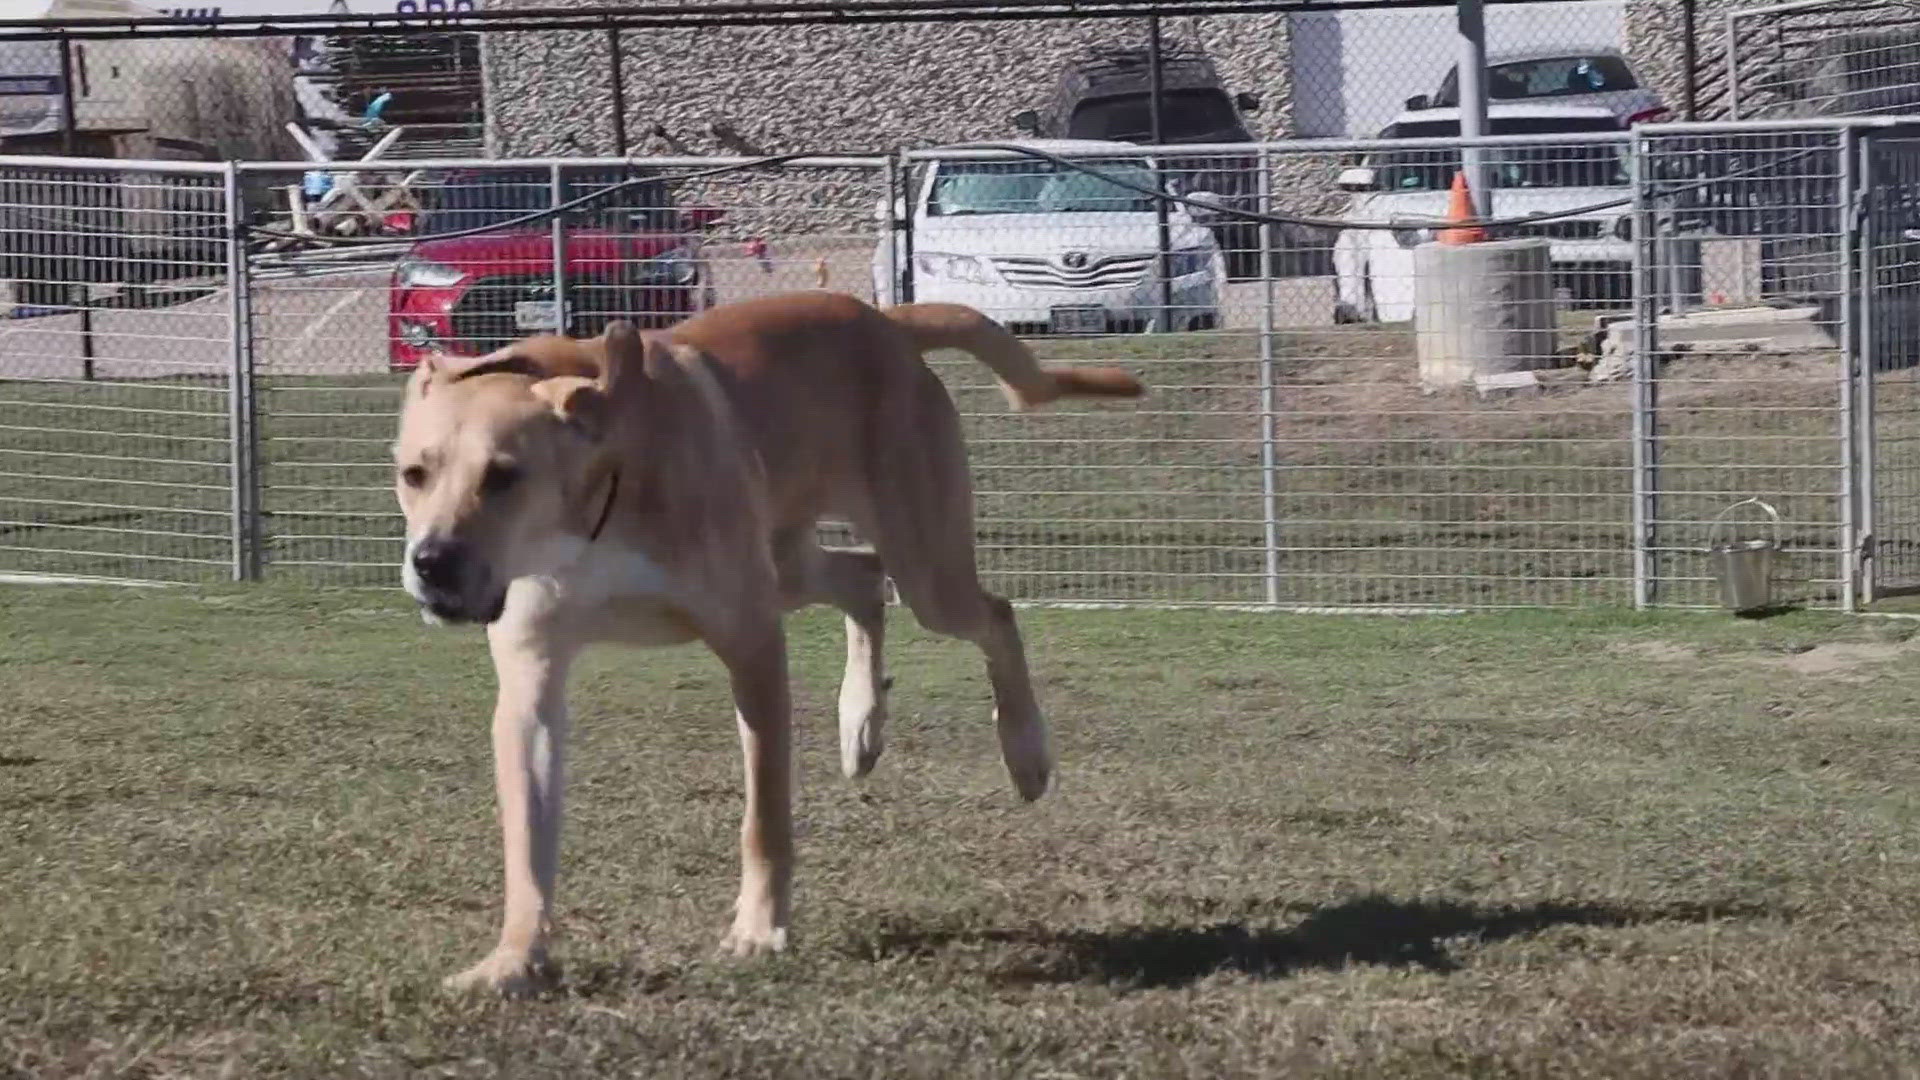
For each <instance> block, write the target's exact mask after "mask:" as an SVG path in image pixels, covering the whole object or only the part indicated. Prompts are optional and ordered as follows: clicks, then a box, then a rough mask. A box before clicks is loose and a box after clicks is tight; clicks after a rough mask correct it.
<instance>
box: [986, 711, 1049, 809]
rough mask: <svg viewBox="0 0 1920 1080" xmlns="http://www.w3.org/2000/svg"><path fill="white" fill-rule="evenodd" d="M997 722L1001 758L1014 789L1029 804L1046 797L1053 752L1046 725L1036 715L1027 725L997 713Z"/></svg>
mask: <svg viewBox="0 0 1920 1080" xmlns="http://www.w3.org/2000/svg"><path fill="white" fill-rule="evenodd" d="M994 722H995V726H997V727H998V728H999V731H1000V757H1001V760H1002V761H1004V762H1005V763H1006V766H1007V776H1008V778H1009V779H1011V780H1012V781H1013V788H1014V790H1015V791H1017V792H1019V793H1020V798H1022V799H1024V800H1025V801H1027V802H1032V801H1033V800H1035V799H1038V798H1039V797H1040V796H1042V795H1044V794H1046V792H1047V784H1048V783H1049V782H1050V781H1051V780H1052V778H1053V752H1052V751H1051V750H1050V749H1049V748H1048V746H1047V743H1048V739H1047V727H1046V724H1044V723H1043V722H1041V720H1040V718H1039V717H1037V716H1034V717H1029V718H1028V719H1027V720H1026V722H1025V723H1013V722H1008V720H1007V719H1006V718H1005V717H1002V716H1001V715H1000V714H999V712H998V711H997V710H996V712H995V713H994Z"/></svg>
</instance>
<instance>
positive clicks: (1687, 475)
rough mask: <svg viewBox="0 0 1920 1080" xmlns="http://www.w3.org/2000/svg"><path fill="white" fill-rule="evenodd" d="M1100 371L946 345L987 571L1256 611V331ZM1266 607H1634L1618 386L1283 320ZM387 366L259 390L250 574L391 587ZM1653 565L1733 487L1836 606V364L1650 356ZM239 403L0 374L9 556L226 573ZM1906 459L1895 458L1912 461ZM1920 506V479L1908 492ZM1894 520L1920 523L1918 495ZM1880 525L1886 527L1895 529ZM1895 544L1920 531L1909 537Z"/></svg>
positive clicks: (1905, 432) (146, 573)
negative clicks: (1655, 373)
mask: <svg viewBox="0 0 1920 1080" xmlns="http://www.w3.org/2000/svg"><path fill="white" fill-rule="evenodd" d="M1039 348H1040V350H1041V351H1042V352H1043V353H1045V354H1046V355H1048V356H1050V357H1056V358H1060V359H1070V360H1094V359H1098V360H1111V361H1115V362H1119V363H1123V364H1126V365H1128V366H1130V367H1132V368H1133V369H1134V370H1136V371H1137V372H1139V373H1140V374H1141V375H1142V376H1143V378H1144V379H1145V380H1146V381H1147V383H1148V384H1149V385H1150V387H1151V389H1152V393H1151V395H1150V396H1149V397H1148V398H1146V399H1144V400H1143V401H1141V402H1139V403H1129V404H1123V405H1119V406H1112V405H1104V406H1090V405H1079V404H1068V405H1065V406H1061V407H1056V408H1053V409H1049V410H1047V411H1043V412H1038V413H1030V414H1023V415H1009V414H1008V413H1007V412H1006V410H1005V406H1004V404H1003V403H1002V401H1001V400H1000V397H999V395H998V393H997V392H996V391H994V390H993V389H992V388H991V387H990V386H989V385H988V384H987V383H986V380H985V378H984V373H983V372H982V371H981V370H980V369H978V367H977V366H975V365H973V364H972V363H971V362H970V361H963V360H954V359H942V360H940V361H939V366H940V368H941V370H942V371H943V373H944V374H946V375H947V377H948V379H949V383H950V385H951V386H952V387H953V388H954V390H955V395H956V397H957V398H958V400H959V401H960V404H961V406H962V409H963V410H964V411H966V412H967V413H969V414H970V421H969V431H970V439H971V446H972V453H973V460H974V463H975V468H976V476H977V482H978V486H979V488H980V493H981V494H980V508H979V509H980V514H979V516H980V522H979V526H980V527H979V533H980V539H981V547H982V559H983V562H984V563H985V565H986V566H987V568H988V569H989V571H990V573H991V576H992V578H993V580H994V583H995V586H996V587H997V588H999V589H1001V590H1002V591H1004V592H1006V593H1008V594H1009V595H1012V596H1015V597H1017V598H1022V599H1045V600H1086V601H1105V600H1164V601H1177V602H1186V603H1202V604H1205V603H1215V604H1257V603H1262V602H1265V601H1267V600H1268V599H1269V592H1268V578H1267V569H1268V565H1267V547H1266V545H1267V535H1266V531H1265V527H1264V525H1263V520H1264V517H1265V511H1266V509H1267V499H1266V497H1265V496H1264V495H1263V487H1262V478H1263V471H1264V470H1263V465H1262V455H1261V431H1262V422H1263V419H1262V418H1263V413H1262V410H1263V400H1264V399H1263V394H1262V390H1261V382H1262V377H1263V375H1262V365H1261V363H1260V362H1259V359H1258V358H1259V356H1260V352H1261V349H1260V340H1259V337H1258V335H1256V334H1253V333H1245V332H1224V333H1215V334H1203V335H1178V336H1167V337H1122V338H1104V339H1099V340H1093V341H1085V342H1057V341H1056V342H1045V343H1041V344H1040V346H1039ZM1271 352H1272V355H1273V358H1274V359H1273V364H1272V367H1271V369H1270V372H1271V374H1270V377H1271V380H1272V383H1273V391H1272V400H1273V407H1274V413H1273V416H1272V428H1273V452H1272V469H1271V480H1272V495H1271V507H1272V510H1273V512H1274V519H1275V522H1276V528H1275V529H1274V532H1273V544H1274V561H1273V571H1274V576H1273V580H1272V587H1273V592H1272V598H1273V599H1277V600H1278V601H1279V602H1280V603H1282V604H1297V605H1394V604H1421V605H1468V606H1484V607H1499V606H1516V605H1541V604H1554V605H1569V604H1584V603H1601V604H1626V603H1628V602H1630V600H1631V591H1630V581H1631V572H1632V559H1631V553H1630V552H1631V535H1632V533H1631V521H1632V506H1631V502H1632V500H1631V490H1632V487H1631V463H1632V440H1631V432H1632V425H1631V418H1630V388H1629V387H1627V386H1625V385H1623V384H1619V383H1612V384H1602V385H1595V384H1590V383H1587V382H1585V381H1584V379H1585V373H1584V371H1582V370H1581V369H1579V368H1572V367H1569V368H1563V369H1560V370H1557V371H1549V372H1545V373H1543V376H1542V377H1543V379H1544V380H1545V381H1546V382H1547V384H1548V388H1547V389H1546V390H1545V391H1543V392H1541V393H1539V394H1532V395H1525V396H1516V397H1504V398H1486V399H1483V398H1479V397H1477V396H1474V395H1472V394H1470V393H1455V394H1435V395H1429V394H1424V393H1422V392H1421V390H1420V388H1419V386H1418V383H1417V379H1416V375H1415V365H1414V361H1413V357H1412V338H1411V334H1410V332H1408V331H1406V330H1405V329H1404V328H1402V329H1398V330H1394V329H1355V328H1342V329H1336V330H1282V331H1279V332H1277V333H1276V334H1275V335H1274V338H1273V342H1272V349H1271ZM397 386H398V380H397V379H396V378H393V377H389V376H368V377H363V378H358V379H341V378H330V379H320V378H286V377H282V378H276V379H273V380H271V381H269V382H268V384H267V385H266V387H265V388H264V392H263V394H262V398H261V411H262V420H261V435H262V442H261V453H262V458H263V462H264V467H263V471H262V483H263V488H264V496H263V501H264V505H265V509H266V512H267V519H266V532H267V548H266V551H267V565H268V572H269V573H270V574H272V575H274V576H276V577H279V578H282V579H288V580H296V581H306V582H319V583H328V584H354V585H366V584H375V585H384V584H386V583H387V582H388V580H390V578H391V574H392V570H391V568H392V566H393V563H394V560H395V559H396V558H397V555H398V543H397V539H396V538H397V536H398V520H397V509H396V507H395V505H394V503H393V498H392V494H391V491H390V489H389V484H390V481H389V478H388V474H389V471H390V468H391V465H390V463H389V462H388V460H387V444H388V442H389V441H390V439H391V438H392V430H393V414H394V409H395V407H396V404H397ZM1660 402H1661V410H1662V411H1661V416H1660V421H1659V425H1658V435H1659V439H1660V442H1659V453H1660V458H1661V468H1660V473H1659V482H1660V484H1661V487H1662V495H1661V499H1660V504H1659V507H1658V510H1659V517H1660V519H1661V520H1660V523H1659V529H1660V533H1659V538H1658V543H1659V546H1660V549H1661V550H1660V551H1659V552H1658V553H1657V555H1656V559H1655V570H1656V573H1657V574H1658V576H1659V578H1660V579H1661V580H1662V583H1663V585H1664V587H1665V591H1664V593H1663V598H1664V599H1665V600H1666V601H1668V602H1676V603H1711V602H1713V594H1712V583H1711V581H1710V577H1709V573H1708V568H1707V566H1706V565H1705V563H1704V560H1703V559H1702V558H1701V557H1700V555H1699V550H1700V549H1701V548H1702V547H1703V546H1704V545H1705V543H1706V539H1707V535H1706V523H1707V522H1708V521H1709V520H1710V519H1711V518H1712V517H1713V516H1714V515H1715V514H1717V513H1718V512H1719V511H1720V510H1721V509H1722V508H1724V507H1725V506H1726V505H1728V504H1729V503H1731V502H1733V501H1734V500H1736V499H1739V498H1742V497H1745V496H1747V495H1756V494H1757V495H1761V496H1763V497H1765V498H1767V499H1769V500H1770V501H1772V502H1773V503H1774V504H1775V505H1777V506H1779V508H1780V509H1781V511H1782V513H1783V515H1784V516H1785V518H1786V526H1785V530H1784V539H1785V540H1786V542H1787V544H1788V546H1789V548H1790V550H1791V552H1792V553H1791V554H1790V555H1789V556H1787V557H1786V558H1785V559H1783V560H1782V571H1781V574H1780V586H1779V587H1780V592H1781V594H1782V598H1783V599H1785V600H1788V601H1791V602H1801V603H1815V604H1824V603H1831V602H1832V600H1833V598H1834V596H1835V591H1834V590H1835V585H1834V583H1835V580H1836V578H1837V576H1838V572H1839V564H1838V547H1839V523H1840V520H1841V513H1842V511H1841V498H1840V495H1841V492H1842V490H1843V488H1844V484H1843V478H1842V477H1843V474H1842V464H1843V462H1842V455H1843V450H1842V446H1841V442H1842V440H1841V438H1840V433H1841V417H1840V393H1839V376H1838V367H1837V364H1836V361H1835V360H1834V358H1833V357H1831V356H1824V355H1799V356H1794V355H1766V354H1753V355H1747V356H1740V357H1719V358H1694V359H1688V360H1681V361H1677V362H1675V363H1673V364H1670V365H1667V367H1666V368H1665V369H1664V371H1663V381H1662V386H1661V390H1660ZM1913 402H1914V384H1913V383H1912V382H1911V381H1910V380H1906V379H1900V380H1892V381H1889V383H1888V386H1887V388H1886V393H1885V395H1884V400H1883V402H1882V403H1881V404H1882V423H1881V430H1880V437H1881V440H1882V444H1883V446H1885V447H1888V448H1896V447H1897V448H1901V449H1900V453H1899V454H1891V453H1890V454H1889V455H1888V456H1887V461H1886V465H1887V468H1886V470H1885V474H1886V476H1887V477H1890V478H1893V477H1897V476H1907V473H1908V472H1911V471H1912V470H1910V469H1908V467H1907V465H1906V461H1905V459H1906V458H1910V457H1912V456H1913V455H1912V452H1911V448H1913V447H1915V446H1920V442H1917V441H1916V436H1920V423H1917V421H1920V411H1916V410H1915V409H1914V408H1913ZM227 429H228V420H227V404H226V399H225V395H224V392H223V388H222V387H221V386H219V385H218V384H214V383H207V382H198V383H192V382H176V383H150V382H148V383H122V384H111V385H103V384H96V385H82V384H76V383H72V382H52V381H43V382H29V381H14V382H6V383H0V560H3V561H4V567H0V568H4V569H10V570H26V571H34V572H50V573H66V574H96V575H108V576H118V577H138V578H166V579H174V580H206V579H219V578H220V577H222V576H223V575H224V574H225V573H226V570H227V566H228V564H229V563H230V560H231V551H232V545H231V542H230V540H229V533H230V529H231V525H230V515H229V510H228V507H229V502H230V496H229V494H228V486H227V484H228V474H229V465H228V447H227ZM1902 470H1906V471H1902ZM1906 482H1907V483H1908V486H1909V487H1912V488H1913V489H1914V491H1915V492H1920V475H1916V476H1911V477H1908V480H1907V481H1906ZM1907 498H1908V504H1907V505H1905V506H1904V507H1902V508H1901V510H1902V512H1903V513H1905V515H1906V516H1905V518H1902V519H1901V520H1902V521H1907V520H1911V521H1912V522H1913V525H1909V526H1908V527H1907V532H1909V533H1912V532H1914V526H1916V525H1920V494H1913V493H1910V494H1909V495H1908V496H1907ZM1893 524H1894V519H1893V518H1892V517H1883V521H1882V526H1883V529H1882V531H1883V535H1888V536H1891V535H1894V531H1895V530H1894V529H1893V528H1892V527H1891V526H1892V525H1893ZM1911 539H1916V540H1920V536H1914V537H1912V538H1911Z"/></svg>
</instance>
